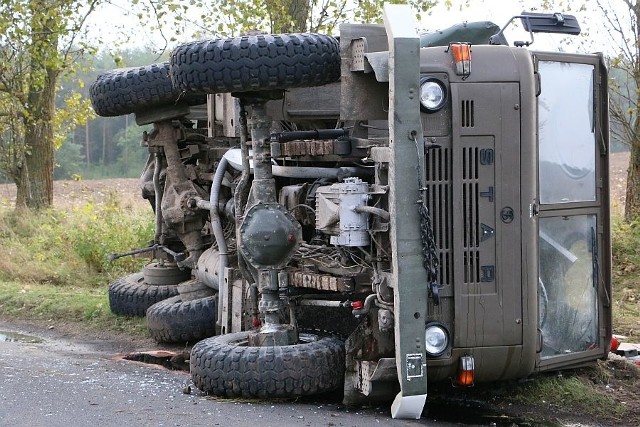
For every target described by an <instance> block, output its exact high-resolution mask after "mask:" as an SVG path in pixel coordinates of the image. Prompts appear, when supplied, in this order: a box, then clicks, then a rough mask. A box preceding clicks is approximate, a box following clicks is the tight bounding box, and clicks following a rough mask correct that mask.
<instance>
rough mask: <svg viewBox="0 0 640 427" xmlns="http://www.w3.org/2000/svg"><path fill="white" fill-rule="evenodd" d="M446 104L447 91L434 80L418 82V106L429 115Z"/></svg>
mask: <svg viewBox="0 0 640 427" xmlns="http://www.w3.org/2000/svg"><path fill="white" fill-rule="evenodd" d="M446 102H447V89H446V88H445V86H444V84H443V83H442V82H441V81H439V80H436V79H434V78H425V79H423V80H422V81H421V82H420V105H422V108H424V109H425V110H426V111H427V112H429V113H435V112H436V111H438V110H439V109H441V108H442V107H444V104H445V103H446Z"/></svg>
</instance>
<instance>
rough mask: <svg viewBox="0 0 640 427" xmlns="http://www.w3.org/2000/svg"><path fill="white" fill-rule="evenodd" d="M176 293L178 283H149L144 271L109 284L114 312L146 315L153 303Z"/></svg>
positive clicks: (111, 306)
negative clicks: (145, 278)
mask: <svg viewBox="0 0 640 427" xmlns="http://www.w3.org/2000/svg"><path fill="white" fill-rule="evenodd" d="M175 295H178V286H177V285H149V284H148V283H146V282H145V281H144V275H143V274H142V273H133V274H130V275H128V276H124V277H121V278H119V279H117V280H115V281H114V282H112V283H111V284H110V285H109V307H110V308H111V312H112V313H114V314H120V315H124V316H144V315H145V313H146V311H147V309H148V308H149V307H151V306H152V305H153V304H155V303H157V302H158V301H162V300H164V299H167V298H170V297H172V296H175Z"/></svg>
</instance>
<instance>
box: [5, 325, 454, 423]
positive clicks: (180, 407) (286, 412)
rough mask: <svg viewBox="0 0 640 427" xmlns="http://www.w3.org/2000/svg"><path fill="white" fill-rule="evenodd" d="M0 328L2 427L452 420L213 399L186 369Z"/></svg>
mask: <svg viewBox="0 0 640 427" xmlns="http://www.w3.org/2000/svg"><path fill="white" fill-rule="evenodd" d="M9 326H10V325H9ZM7 327H8V325H7V324H3V323H1V322H0V338H2V337H5V339H0V425H1V426H12V427H20V426H25V427H26V426H28V427H38V426H43V427H44V426H46V427H56V426H64V427H70V426H96V427H98V426H99V427H103V426H228V427H234V426H251V425H254V426H260V427H263V426H264V427H266V426H278V427H283V426H375V425H393V426H405V425H407V426H411V425H437V426H447V425H453V424H448V423H446V422H441V421H439V422H437V423H436V422H433V420H429V419H424V418H423V419H421V420H392V419H391V418H390V417H389V413H388V408H386V407H380V408H369V409H365V410H362V411H350V410H347V409H345V408H344V407H342V406H341V405H340V404H339V403H336V402H322V401H317V402H313V401H311V402H308V401H307V402H264V401H260V402H256V401H254V402H247V401H231V400H214V399H211V398H208V397H206V396H203V395H201V394H200V393H199V392H198V390H197V389H196V388H195V387H194V386H193V385H192V383H191V378H190V376H189V374H188V373H187V372H184V371H170V370H167V369H164V368H161V367H159V366H156V365H148V364H143V363H137V362H125V361H122V360H121V359H119V358H114V356H115V355H116V353H117V352H118V349H109V346H108V345H104V344H103V345H99V346H96V345H92V344H86V343H78V342H74V341H71V340H65V339H60V338H52V337H37V336H36V337H37V338H39V339H42V341H41V342H29V341H30V340H29V339H26V338H23V337H17V340H16V338H15V337H14V338H7V337H13V335H12V334H11V332H18V333H25V332H24V331H21V330H19V329H18V330H15V329H14V330H11V329H7ZM26 333H29V334H30V335H31V336H34V335H33V332H32V331H28V332H26ZM36 341H37V340H36ZM96 347H99V348H96ZM187 387H190V388H191V390H190V393H189V394H186V393H185V392H188V391H189V390H188V389H187Z"/></svg>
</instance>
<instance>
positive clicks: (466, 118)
mask: <svg viewBox="0 0 640 427" xmlns="http://www.w3.org/2000/svg"><path fill="white" fill-rule="evenodd" d="M473 104H474V103H473V100H468V99H467V100H463V101H462V108H461V111H460V113H461V125H462V127H463V128H472V127H474V126H475V112H474V105H473Z"/></svg>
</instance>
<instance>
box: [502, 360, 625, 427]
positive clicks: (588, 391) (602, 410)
mask: <svg viewBox="0 0 640 427" xmlns="http://www.w3.org/2000/svg"><path fill="white" fill-rule="evenodd" d="M598 369H600V368H599V367H596V368H593V370H594V371H595V370H598ZM588 376H589V373H587V374H586V375H570V376H559V375H541V376H538V377H536V378H535V380H533V381H530V382H529V383H527V384H525V385H524V386H523V387H521V388H519V389H518V390H517V391H516V392H515V393H514V395H513V396H514V401H518V402H520V403H524V404H529V405H540V404H542V405H550V406H552V407H556V408H571V411H572V412H580V413H582V414H584V415H590V416H593V417H598V418H600V417H603V416H612V415H613V416H618V417H620V416H623V415H624V414H625V413H626V408H625V407H624V405H622V404H621V403H619V402H617V401H615V400H614V399H613V398H612V397H611V396H609V395H607V394H604V393H603V392H600V391H597V390H595V389H594V386H593V384H592V383H590V382H588V381H587V380H586V379H585V378H586V377H588Z"/></svg>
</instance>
